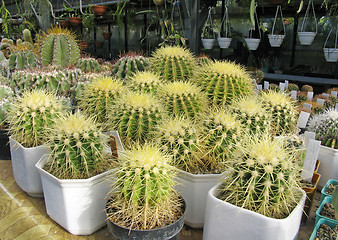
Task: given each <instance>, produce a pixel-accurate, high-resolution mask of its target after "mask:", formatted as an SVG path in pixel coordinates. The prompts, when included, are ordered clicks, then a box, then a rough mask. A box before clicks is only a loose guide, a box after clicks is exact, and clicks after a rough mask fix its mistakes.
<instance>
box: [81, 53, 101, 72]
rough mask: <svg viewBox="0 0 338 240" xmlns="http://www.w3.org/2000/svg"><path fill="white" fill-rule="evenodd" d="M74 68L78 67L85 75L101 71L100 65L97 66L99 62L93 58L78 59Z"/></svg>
mask: <svg viewBox="0 0 338 240" xmlns="http://www.w3.org/2000/svg"><path fill="white" fill-rule="evenodd" d="M76 66H77V67H79V68H80V69H81V71H82V72H85V73H88V72H99V71H100V69H101V65H100V64H99V62H98V61H97V60H96V59H95V58H91V57H83V58H79V60H78V62H77V64H76Z"/></svg>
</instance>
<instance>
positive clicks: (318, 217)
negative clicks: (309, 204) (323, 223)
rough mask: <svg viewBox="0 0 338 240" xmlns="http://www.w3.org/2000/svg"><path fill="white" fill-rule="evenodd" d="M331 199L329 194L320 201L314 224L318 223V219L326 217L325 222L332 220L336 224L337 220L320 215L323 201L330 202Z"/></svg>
mask: <svg viewBox="0 0 338 240" xmlns="http://www.w3.org/2000/svg"><path fill="white" fill-rule="evenodd" d="M331 201H332V197H331V196H327V197H325V198H324V200H323V201H322V202H321V204H320V206H319V208H318V209H317V211H316V224H317V223H318V221H319V219H322V218H323V219H326V220H327V222H332V223H334V224H337V221H336V220H334V219H331V218H328V217H324V216H322V215H321V211H322V210H323V207H324V205H325V203H331Z"/></svg>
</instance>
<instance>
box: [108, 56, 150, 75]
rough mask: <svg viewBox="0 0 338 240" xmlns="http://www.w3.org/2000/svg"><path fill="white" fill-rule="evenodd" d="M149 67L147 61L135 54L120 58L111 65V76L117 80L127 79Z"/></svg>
mask: <svg viewBox="0 0 338 240" xmlns="http://www.w3.org/2000/svg"><path fill="white" fill-rule="evenodd" d="M148 65H149V59H148V58H146V57H144V56H142V55H141V54H138V53H135V52H128V53H127V54H125V55H123V56H120V58H119V59H118V60H117V61H116V63H115V64H114V65H113V70H112V74H113V75H116V77H118V78H119V79H127V78H129V77H130V76H131V75H132V74H133V73H135V72H137V71H143V70H145V69H146V67H147V66H148Z"/></svg>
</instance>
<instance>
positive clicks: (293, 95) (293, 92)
mask: <svg viewBox="0 0 338 240" xmlns="http://www.w3.org/2000/svg"><path fill="white" fill-rule="evenodd" d="M291 97H292V98H293V99H294V100H297V91H291Z"/></svg>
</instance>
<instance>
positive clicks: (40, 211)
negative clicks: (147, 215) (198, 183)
mask: <svg viewBox="0 0 338 240" xmlns="http://www.w3.org/2000/svg"><path fill="white" fill-rule="evenodd" d="M0 187H1V188H0V240H14V239H15V240H20V239H22V240H26V239H60V240H64V239H74V240H77V239H87V240H105V239H112V235H111V234H110V232H109V231H108V229H107V227H104V228H102V229H100V230H99V231H97V232H95V233H94V234H92V235H90V236H74V235H71V234H70V233H68V232H67V231H65V230H64V229H63V228H62V227H60V226H59V225H58V224H56V223H55V222H54V221H53V220H51V219H50V218H49V217H48V216H47V214H46V210H45V203H44V200H43V199H39V198H31V197H29V196H28V195H27V194H25V193H24V192H23V191H22V190H21V189H20V188H19V187H18V186H17V185H16V183H15V180H14V178H13V174H12V166H11V161H0ZM319 201H320V192H316V195H315V201H314V204H313V207H312V210H311V212H310V216H309V218H308V220H307V221H306V223H302V225H301V227H300V231H299V236H298V240H308V239H309V238H310V235H311V233H312V231H313V228H314V222H315V219H314V216H315V211H316V209H317V208H318V206H319ZM202 235H203V231H202V230H201V229H199V230H196V229H191V228H189V227H187V226H184V227H183V229H182V231H181V232H180V235H179V239H180V240H200V239H202Z"/></svg>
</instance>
